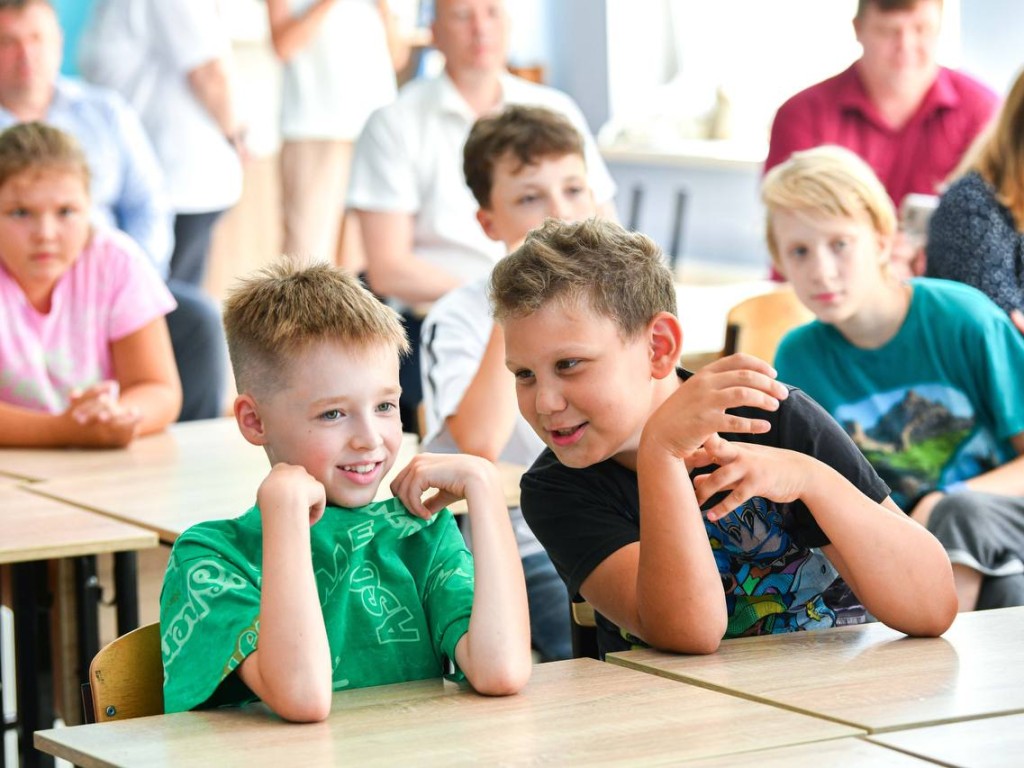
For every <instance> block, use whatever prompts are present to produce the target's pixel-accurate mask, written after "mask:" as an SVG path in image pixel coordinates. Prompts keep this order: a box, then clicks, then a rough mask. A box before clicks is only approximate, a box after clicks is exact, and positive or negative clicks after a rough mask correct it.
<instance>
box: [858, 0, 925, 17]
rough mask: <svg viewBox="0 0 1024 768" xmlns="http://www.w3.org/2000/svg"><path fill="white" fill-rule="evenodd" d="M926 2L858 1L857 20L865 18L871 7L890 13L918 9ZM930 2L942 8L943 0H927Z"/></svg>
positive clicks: (922, 0)
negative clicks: (919, 5)
mask: <svg viewBox="0 0 1024 768" xmlns="http://www.w3.org/2000/svg"><path fill="white" fill-rule="evenodd" d="M925 1H926V0H857V15H856V17H855V18H858V19H861V18H864V13H865V11H867V9H868V6H869V5H873V6H875V7H876V8H877V9H878V10H880V11H881V12H882V13H888V12H890V11H910V10H913V9H914V8H916V7H917V5H918V3H923V2H925ZM927 1H928V2H937V3H938V4H939V7H941V6H942V0H927Z"/></svg>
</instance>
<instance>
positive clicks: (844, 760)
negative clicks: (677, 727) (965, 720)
mask: <svg viewBox="0 0 1024 768" xmlns="http://www.w3.org/2000/svg"><path fill="white" fill-rule="evenodd" d="M738 765H756V766H757V768H798V767H799V766H806V768H828V767H829V766H856V768H929V766H930V767H931V768H935V763H933V762H931V761H930V760H923V759H921V758H918V757H912V756H911V755H905V754H903V753H901V752H897V751H896V750H895V749H889V748H888V747H884V746H881V745H879V744H872V743H870V742H868V741H865V740H864V739H863V738H862V737H856V736H850V737H847V738H845V739H832V740H830V741H817V742H814V743H811V744H796V745H794V746H789V747H775V748H773V749H759V750H757V751H756V752H748V753H745V754H743V755H738V756H737V755H721V756H719V757H710V758H707V759H704V760H695V761H693V762H688V763H686V768H736V766H738Z"/></svg>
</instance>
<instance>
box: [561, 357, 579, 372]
mask: <svg viewBox="0 0 1024 768" xmlns="http://www.w3.org/2000/svg"><path fill="white" fill-rule="evenodd" d="M579 363H580V361H579V360H577V359H576V358H569V359H567V360H559V361H558V362H557V363H555V369H556V370H558V371H563V372H564V371H571V370H572V369H573V368H575V367H576V366H577V365H579Z"/></svg>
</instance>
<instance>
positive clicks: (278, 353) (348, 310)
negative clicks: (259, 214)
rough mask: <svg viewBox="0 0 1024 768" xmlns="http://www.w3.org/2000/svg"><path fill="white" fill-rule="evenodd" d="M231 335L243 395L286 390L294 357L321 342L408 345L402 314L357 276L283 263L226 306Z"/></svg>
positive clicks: (252, 280)
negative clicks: (253, 391)
mask: <svg viewBox="0 0 1024 768" xmlns="http://www.w3.org/2000/svg"><path fill="white" fill-rule="evenodd" d="M224 330H225V333H226V335H227V339H228V352H229V354H230V356H231V367H232V368H233V370H234V373H235V382H236V385H237V388H238V391H239V392H245V391H252V390H253V389H254V388H256V387H257V382H258V387H259V389H261V390H263V391H267V390H272V389H276V388H279V387H280V386H281V384H282V382H283V380H284V377H285V376H286V375H287V371H286V369H287V367H288V355H289V354H290V353H293V352H295V351H301V350H302V349H304V348H306V347H308V346H309V345H310V344H313V343H315V342H319V341H336V342H340V343H343V344H351V345H352V346H353V347H368V346H373V345H376V344H389V345H393V346H394V347H395V350H396V352H398V353H400V354H404V353H405V352H407V351H408V349H409V342H408V340H407V339H406V336H405V330H404V329H403V327H402V321H401V319H400V318H399V316H398V313H397V312H395V311H394V310H393V309H391V308H390V307H388V306H385V305H384V304H382V303H381V302H380V300H378V299H377V298H376V297H375V296H374V295H373V294H372V293H370V292H369V291H368V290H366V289H365V288H364V287H363V286H362V285H361V284H360V283H359V281H358V279H356V278H355V277H354V276H353V275H351V274H350V273H348V272H346V271H344V270H342V269H339V268H337V267H333V266H331V265H329V264H314V265H310V266H304V265H301V264H299V263H298V262H297V261H295V260H292V259H289V258H287V257H282V258H280V259H279V260H278V261H276V262H274V263H273V264H271V265H270V266H268V267H265V268H264V269H261V270H260V271H258V272H256V273H255V274H254V275H251V276H249V277H247V278H243V279H242V280H241V282H240V283H239V284H238V285H237V286H236V287H235V288H234V289H233V290H232V291H231V293H230V294H229V296H228V298H227V301H225V303H224Z"/></svg>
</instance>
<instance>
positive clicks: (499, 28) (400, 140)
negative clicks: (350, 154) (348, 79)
mask: <svg viewBox="0 0 1024 768" xmlns="http://www.w3.org/2000/svg"><path fill="white" fill-rule="evenodd" d="M432 30H433V35H434V45H435V46H436V47H437V49H438V50H439V51H440V52H441V53H443V54H444V56H445V69H444V72H443V73H442V74H441V75H440V76H438V77H435V78H430V79H424V80H417V81H414V82H412V83H409V84H408V85H406V86H405V87H403V88H402V90H401V91H400V92H399V95H398V99H397V100H396V101H395V102H394V103H392V104H389V105H388V106H386V107H383V108H381V109H379V110H377V111H376V112H375V113H374V114H373V115H372V116H371V117H370V119H369V121H368V122H367V124H366V127H365V128H364V129H363V132H362V134H361V135H360V137H359V140H358V142H357V143H356V150H355V157H354V158H353V164H352V173H351V177H350V181H349V193H348V205H349V207H350V208H352V209H354V210H355V211H356V212H357V214H358V218H359V222H360V225H361V228H362V232H363V244H364V247H365V251H366V260H367V278H368V280H369V283H370V287H371V288H372V289H373V290H374V292H376V293H377V294H378V295H380V296H383V297H386V298H388V299H392V300H395V301H396V303H398V304H400V305H404V306H405V307H410V306H415V305H423V304H428V303H430V302H432V301H434V300H436V299H438V298H440V297H441V296H443V295H444V294H445V293H447V292H448V291H449V290H451V289H452V288H454V287H456V286H458V285H461V284H463V283H465V282H468V281H470V280H475V279H478V278H482V277H485V276H487V275H488V274H489V273H490V270H491V267H492V266H493V265H494V264H495V262H496V261H497V260H498V259H500V258H501V257H502V256H503V255H504V249H503V247H502V245H501V244H500V243H496V242H494V241H491V240H489V239H488V238H487V236H486V235H485V234H484V233H483V231H482V230H481V229H480V225H479V224H478V223H477V221H476V218H475V214H476V210H477V204H476V201H475V200H474V199H473V196H472V194H471V193H470V191H469V190H468V189H467V188H466V185H465V182H464V180H463V176H462V146H463V144H464V143H465V140H466V136H467V135H468V134H469V130H470V128H471V127H472V125H473V123H474V122H476V119H477V118H478V117H480V116H481V115H484V114H488V113H491V112H496V111H498V110H500V109H501V108H502V107H503V106H504V105H506V104H531V105H536V106H543V107H547V108H549V109H552V110H555V111H557V112H561V113H562V114H564V115H566V116H567V117H568V118H569V119H570V121H571V122H572V123H573V124H574V125H575V126H576V128H577V130H579V131H580V132H581V133H582V134H583V136H584V139H585V146H586V155H587V157H586V161H587V168H588V172H589V175H590V187H591V189H592V190H593V191H594V197H595V200H596V201H597V203H598V206H599V209H600V210H601V212H602V213H603V214H606V215H611V216H613V217H614V212H613V211H614V209H613V202H612V197H613V195H614V194H615V185H614V183H613V182H612V180H611V177H610V175H609V174H608V170H607V168H606V167H605V165H604V162H603V160H602V159H601V157H600V155H599V154H598V151H597V146H596V143H595V142H594V139H593V136H592V135H591V134H590V131H589V129H588V127H587V125H586V122H585V121H584V119H583V115H582V114H581V113H580V111H579V108H578V107H577V106H576V104H575V103H574V102H573V100H572V99H571V98H569V96H567V95H566V94H564V93H562V92H560V91H556V90H555V89H553V88H548V87H545V86H541V85H536V84H534V83H530V82H527V81H525V80H523V79H521V78H517V77H513V76H512V75H510V74H509V73H508V72H507V71H506V69H505V62H506V54H507V43H508V19H507V14H506V10H505V4H504V2H503V0H437V2H436V3H435V18H434V23H433V28H432ZM407 318H411V314H410V313H407ZM408 330H409V337H410V339H411V340H415V339H417V338H418V336H419V326H418V324H417V323H416V322H415V320H412V321H410V322H409V327H408ZM418 367H419V360H418V356H417V355H415V354H414V355H413V356H410V358H409V359H408V360H407V361H406V364H405V365H404V366H403V368H404V369H405V372H406V375H404V376H403V378H402V387H403V396H404V399H405V405H406V417H408V411H409V410H410V408H413V409H414V408H415V404H416V403H418V402H419V390H420V384H419V371H418Z"/></svg>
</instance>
